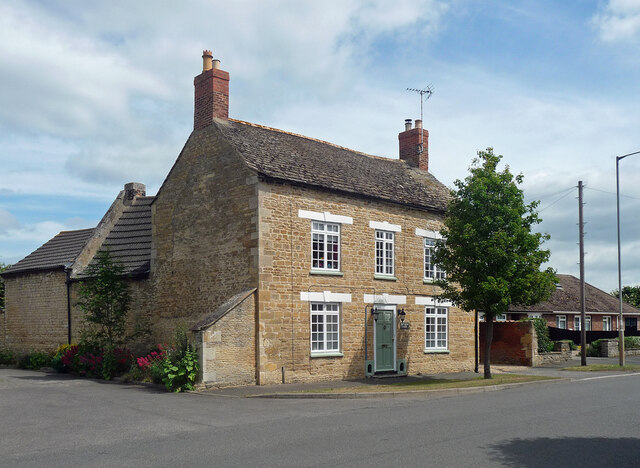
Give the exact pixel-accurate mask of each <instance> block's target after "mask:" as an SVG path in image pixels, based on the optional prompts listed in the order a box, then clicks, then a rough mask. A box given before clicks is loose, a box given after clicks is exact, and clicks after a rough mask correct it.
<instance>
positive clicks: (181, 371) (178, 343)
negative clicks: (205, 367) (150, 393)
mask: <svg viewBox="0 0 640 468" xmlns="http://www.w3.org/2000/svg"><path fill="white" fill-rule="evenodd" d="M199 369H200V366H199V364H198V353H197V352H196V351H195V349H194V347H193V345H192V344H191V343H190V342H189V338H188V336H187V331H186V329H184V328H181V327H180V328H178V329H177V330H176V338H175V347H174V348H172V349H169V350H167V352H166V353H165V356H164V359H163V360H162V361H161V373H162V382H163V383H164V385H165V387H167V390H169V391H171V392H183V391H185V390H193V388H194V384H195V382H196V378H197V377H198V370H199Z"/></svg>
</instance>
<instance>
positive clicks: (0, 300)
mask: <svg viewBox="0 0 640 468" xmlns="http://www.w3.org/2000/svg"><path fill="white" fill-rule="evenodd" d="M10 266H11V265H5V264H4V263H0V273H2V272H3V271H5V270H7V269H8V268H9V267H10ZM0 310H4V281H2V277H1V276H0Z"/></svg>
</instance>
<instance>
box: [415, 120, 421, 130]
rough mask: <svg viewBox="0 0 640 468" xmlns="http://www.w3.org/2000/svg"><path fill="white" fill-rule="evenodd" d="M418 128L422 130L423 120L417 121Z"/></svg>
mask: <svg viewBox="0 0 640 468" xmlns="http://www.w3.org/2000/svg"><path fill="white" fill-rule="evenodd" d="M416 128H422V120H420V119H416Z"/></svg>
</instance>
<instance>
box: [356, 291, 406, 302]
mask: <svg viewBox="0 0 640 468" xmlns="http://www.w3.org/2000/svg"><path fill="white" fill-rule="evenodd" d="M364 302H366V303H374V304H406V303H407V296H393V295H391V294H387V293H383V294H375V295H373V294H365V295H364Z"/></svg>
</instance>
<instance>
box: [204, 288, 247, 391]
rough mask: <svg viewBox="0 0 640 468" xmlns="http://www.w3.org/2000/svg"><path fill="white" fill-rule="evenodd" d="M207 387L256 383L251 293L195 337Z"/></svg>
mask: <svg viewBox="0 0 640 468" xmlns="http://www.w3.org/2000/svg"><path fill="white" fill-rule="evenodd" d="M196 343H197V344H198V347H199V351H200V363H201V365H202V369H201V374H202V375H201V381H202V383H204V384H205V385H207V386H228V385H250V384H255V383H256V366H255V362H256V361H255V354H256V348H255V296H254V295H253V294H252V295H250V296H248V297H247V298H246V299H244V301H242V302H241V303H240V304H239V305H237V306H236V307H235V308H234V309H233V310H231V311H230V312H229V313H228V314H227V315H225V316H224V317H222V318H221V319H220V320H218V321H217V322H216V323H214V324H213V325H212V326H211V327H209V328H208V329H206V330H204V331H201V332H198V334H197V337H196Z"/></svg>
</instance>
